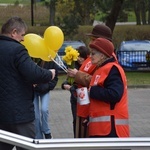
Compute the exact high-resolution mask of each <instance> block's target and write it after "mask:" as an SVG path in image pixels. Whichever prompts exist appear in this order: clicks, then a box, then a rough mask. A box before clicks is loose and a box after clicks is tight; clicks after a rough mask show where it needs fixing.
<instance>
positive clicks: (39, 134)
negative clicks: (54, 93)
mask: <svg viewBox="0 0 150 150" xmlns="http://www.w3.org/2000/svg"><path fill="white" fill-rule="evenodd" d="M37 64H38V65H39V66H41V67H42V68H45V69H52V68H53V69H56V75H55V78H54V79H53V80H51V81H50V82H48V83H43V84H37V85H34V91H35V92H34V107H35V127H36V139H43V135H44V138H46V139H51V138H52V134H51V129H50V127H49V124H48V120H49V103H50V91H51V90H53V89H54V88H55V86H56V84H57V81H58V67H57V65H56V64H55V63H54V62H53V61H50V62H45V61H42V60H40V61H39V62H38V63H37Z"/></svg>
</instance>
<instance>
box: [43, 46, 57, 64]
mask: <svg viewBox="0 0 150 150" xmlns="http://www.w3.org/2000/svg"><path fill="white" fill-rule="evenodd" d="M55 57H56V52H55V51H53V50H50V49H49V51H47V53H45V55H42V56H41V57H40V58H41V59H42V60H44V61H52V60H53V59H55Z"/></svg>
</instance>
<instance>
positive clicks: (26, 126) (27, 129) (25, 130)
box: [0, 121, 35, 150]
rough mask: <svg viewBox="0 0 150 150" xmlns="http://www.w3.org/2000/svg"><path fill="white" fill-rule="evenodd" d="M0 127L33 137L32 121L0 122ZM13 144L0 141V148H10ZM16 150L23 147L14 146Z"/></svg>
mask: <svg viewBox="0 0 150 150" xmlns="http://www.w3.org/2000/svg"><path fill="white" fill-rule="evenodd" d="M0 129H1V130H4V131H8V132H12V133H15V134H19V135H22V136H26V137H29V138H33V139H34V138H35V123H34V121H32V122H28V123H20V124H0ZM13 147H14V145H10V144H7V143H3V142H0V150H12V149H13ZM16 149H17V150H25V149H24V148H20V147H16Z"/></svg>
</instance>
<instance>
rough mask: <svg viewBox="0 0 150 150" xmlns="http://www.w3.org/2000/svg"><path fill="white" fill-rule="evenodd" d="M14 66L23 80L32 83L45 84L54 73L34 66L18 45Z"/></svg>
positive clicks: (24, 50) (26, 53) (25, 51)
mask: <svg viewBox="0 0 150 150" xmlns="http://www.w3.org/2000/svg"><path fill="white" fill-rule="evenodd" d="M14 57H15V59H14V64H15V67H16V68H17V70H18V71H19V73H20V74H21V75H22V77H23V78H24V80H26V81H28V82H30V83H32V84H38V83H46V82H49V81H50V80H52V78H53V77H54V76H55V71H50V70H47V69H43V68H41V67H39V66H38V65H36V64H35V62H34V61H33V60H32V59H31V57H30V56H29V54H28V52H27V50H26V49H23V47H22V46H21V45H20V47H17V48H16V53H15V55H14Z"/></svg>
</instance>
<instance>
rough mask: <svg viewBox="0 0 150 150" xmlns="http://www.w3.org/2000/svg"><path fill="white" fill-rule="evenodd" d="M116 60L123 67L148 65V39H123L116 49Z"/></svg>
mask: <svg viewBox="0 0 150 150" xmlns="http://www.w3.org/2000/svg"><path fill="white" fill-rule="evenodd" d="M116 53H117V58H118V62H119V63H120V65H121V66H122V67H123V68H124V69H138V68H145V67H149V58H150V57H149V56H150V41H149V40H131V41H123V42H121V44H120V46H119V47H118V48H117V49H116Z"/></svg>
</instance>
